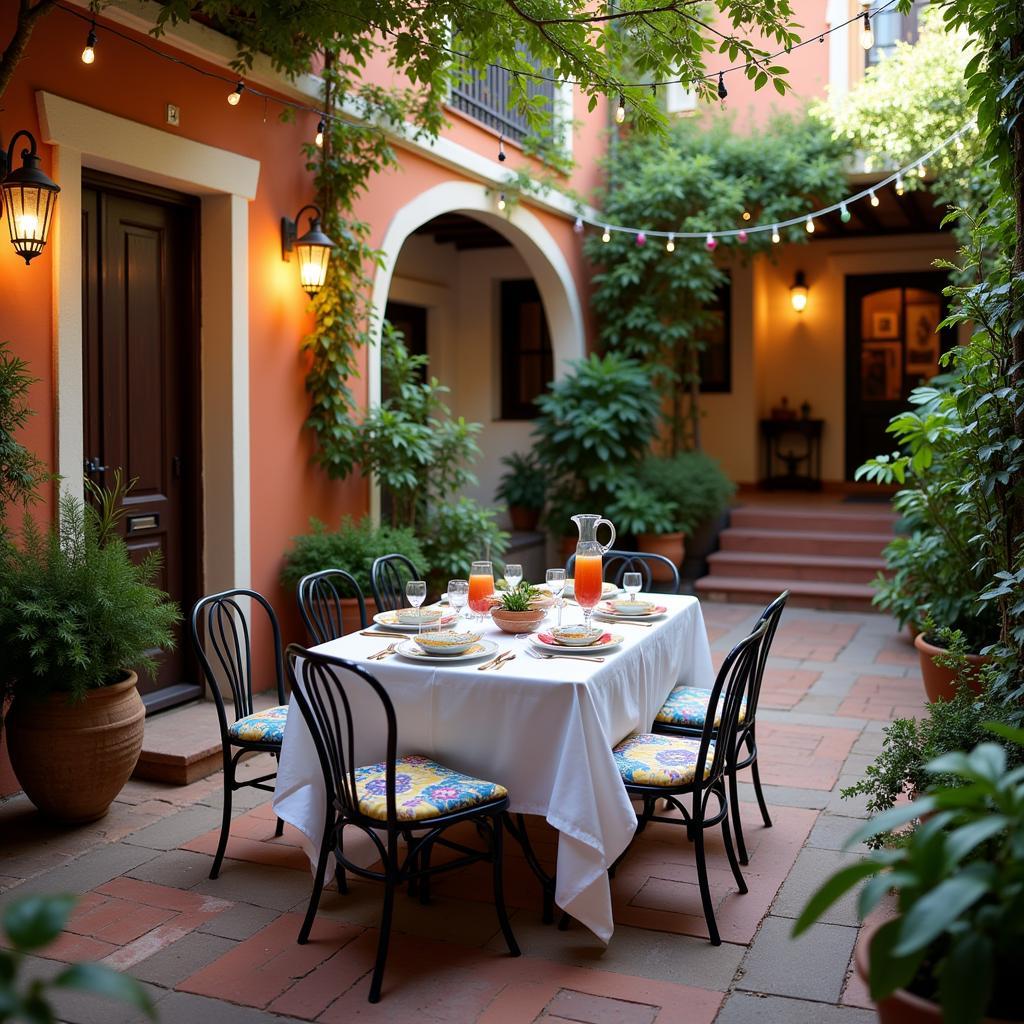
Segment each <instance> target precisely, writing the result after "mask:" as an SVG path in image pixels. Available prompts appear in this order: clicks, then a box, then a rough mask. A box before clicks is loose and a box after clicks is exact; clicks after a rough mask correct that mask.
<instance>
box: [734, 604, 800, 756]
mask: <svg viewBox="0 0 1024 1024" xmlns="http://www.w3.org/2000/svg"><path fill="white" fill-rule="evenodd" d="M788 600H789V591H788V590H784V591H783V592H782V593H781V594H779V596H778V597H777V598H775V600H774V601H772V603H771V604H769V605H768V607H767V608H765V610H764V611H763V612H761V615H760V617H759V618H758V620H757V623H756V625H755V626H754V628H755V629H756V628H757V627H758V626H760V625H761V623H764V624H765V625H766V627H767V628H766V629H765V632H764V636H763V637H762V638H761V643H760V644H759V645H758V649H757V657H756V659H755V661H754V669H753V671H752V672H751V674H750V686H749V687H748V690H747V707H746V710H745V712H744V715H743V724H742V726H741V727H740V730H739V731H740V734H741V736H742V734H743V733H745V732H746V731H747V730H748V729H750V728H751V726H753V724H754V718H755V716H756V715H757V702H758V701H759V700H760V699H761V683H762V682H763V681H764V668H765V664H766V663H767V661H768V652H769V651H770V650H771V646H772V641H773V640H774V639H775V631H776V630H777V629H778V628H779V619H781V618H782V613H783V611H785V609H786V602H787V601H788Z"/></svg>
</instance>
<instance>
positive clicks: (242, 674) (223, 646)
mask: <svg viewBox="0 0 1024 1024" xmlns="http://www.w3.org/2000/svg"><path fill="white" fill-rule="evenodd" d="M250 602H251V613H252V614H253V615H257V614H260V613H261V612H262V614H264V615H265V616H266V619H267V621H268V622H269V623H270V630H271V633H272V635H273V640H274V682H275V684H276V686H277V700H278V703H279V704H284V703H285V693H284V668H283V664H282V658H281V627H280V626H279V625H278V622H277V616H276V615H275V614H274V609H273V608H272V607H271V606H270V602H269V601H268V600H267V599H266V598H265V597H264V596H263V595H262V594H257V593H256V591H255V590H245V589H241V588H240V589H237V590H224V591H221V593H219V594H210V595H208V596H207V597H203V598H200V599H199V600H198V601H197V602H196V603H195V606H194V607H193V608H192V622H191V627H192V646H193V648H194V649H195V652H196V657H197V658H198V659H199V664H200V665H201V666H202V669H203V675H204V676H205V677H206V681H207V683H208V684H209V687H210V690H211V691H212V693H213V699H214V701H215V702H216V704H217V713H218V715H219V717H220V723H221V731H222V733H226V732H227V727H228V719H227V711H226V709H225V707H224V698H223V696H222V694H221V687H222V685H223V684H225V683H226V684H227V688H228V689H229V690H230V691H231V697H232V699H233V700H234V702H235V703H234V717H233V718H232V719H231V721H232V722H237V721H238V719H240V718H245V716H246V715H251V714H252V711H253V706H252V684H253V666H252V631H251V628H250V626H251V623H250V620H249V618H248V617H247V616H246V613H245V611H244V609H243V607H242V605H243V603H250ZM204 640H205V643H204Z"/></svg>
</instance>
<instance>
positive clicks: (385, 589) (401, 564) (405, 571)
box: [370, 555, 423, 612]
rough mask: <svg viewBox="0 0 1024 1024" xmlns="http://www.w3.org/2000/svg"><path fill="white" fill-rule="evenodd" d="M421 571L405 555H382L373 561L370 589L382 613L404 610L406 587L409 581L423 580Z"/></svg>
mask: <svg viewBox="0 0 1024 1024" xmlns="http://www.w3.org/2000/svg"><path fill="white" fill-rule="evenodd" d="M421 579H423V577H422V576H421V575H420V573H419V570H418V569H417V568H416V566H415V565H413V563H412V560H411V559H409V558H406V557H405V555H381V556H380V558H375V559H374V560H373V566H372V567H371V568H370V589H371V590H372V591H373V599H374V601H376V603H377V608H378V609H379V610H380V611H382V612H393V611H397V610H398V609H399V608H404V607H405V606H406V604H407V603H408V602H407V601H406V599H405V585H406V583H408V582H409V580H421Z"/></svg>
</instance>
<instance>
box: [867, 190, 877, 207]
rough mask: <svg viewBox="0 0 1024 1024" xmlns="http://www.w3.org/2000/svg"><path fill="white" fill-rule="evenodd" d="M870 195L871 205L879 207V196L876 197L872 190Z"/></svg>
mask: <svg viewBox="0 0 1024 1024" xmlns="http://www.w3.org/2000/svg"><path fill="white" fill-rule="evenodd" d="M868 195H869V196H871V205H872V206H877V205H878V196H876V195H875V190H874V189H871V190H870V191H869V192H868Z"/></svg>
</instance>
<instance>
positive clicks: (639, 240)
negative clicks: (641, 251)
mask: <svg viewBox="0 0 1024 1024" xmlns="http://www.w3.org/2000/svg"><path fill="white" fill-rule="evenodd" d="M636 244H637V246H638V247H639V246H643V245H646V244H647V236H646V235H645V234H644V233H643V232H642V231H638V232H637V235H636Z"/></svg>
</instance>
